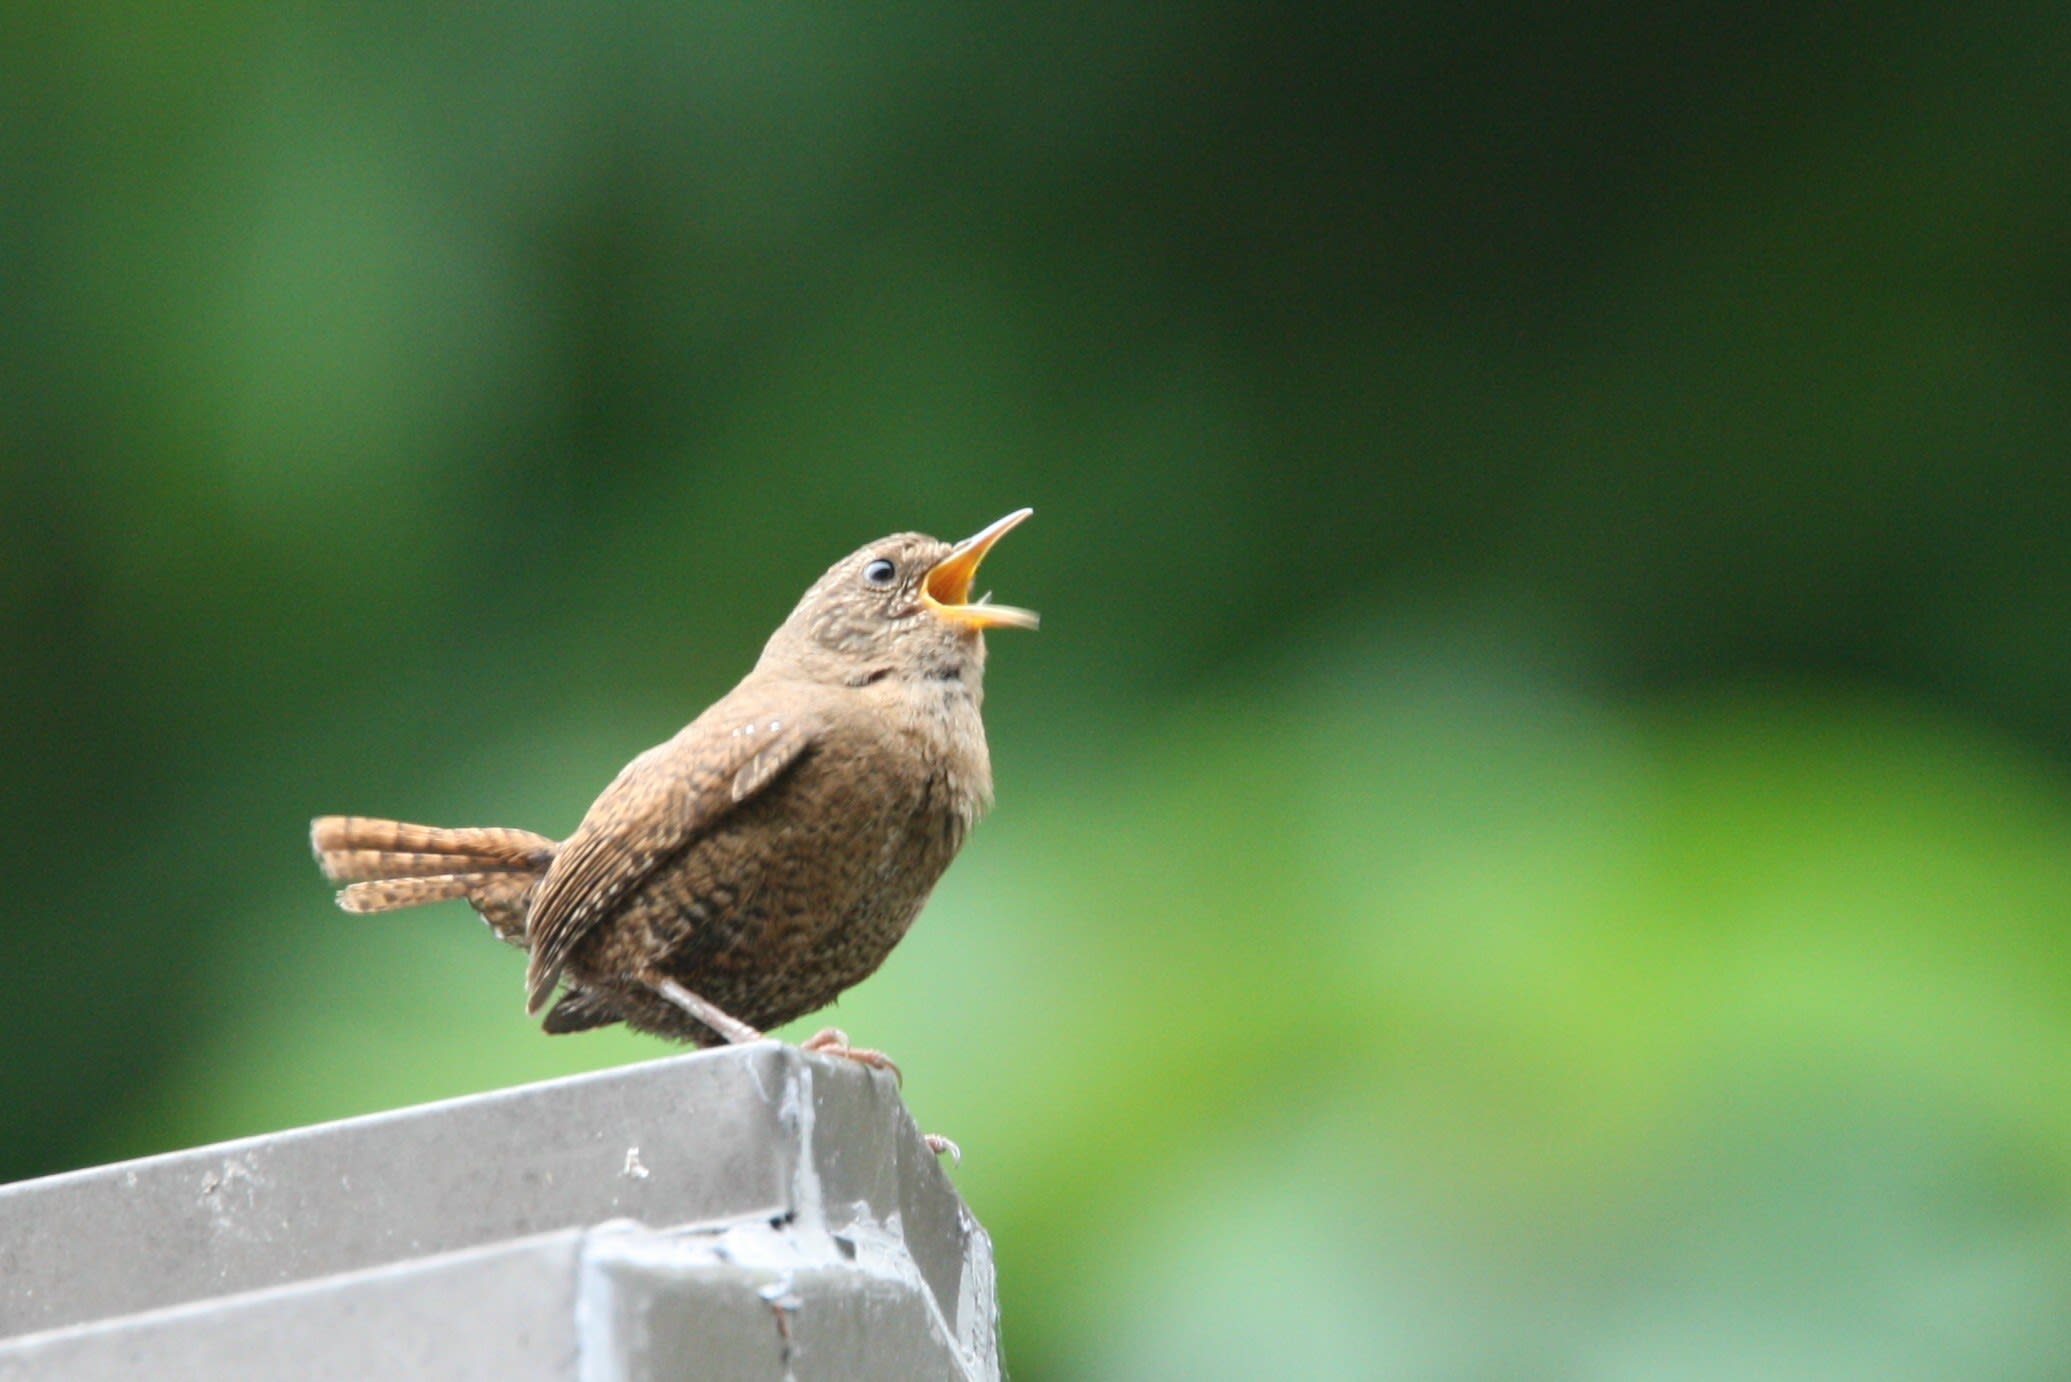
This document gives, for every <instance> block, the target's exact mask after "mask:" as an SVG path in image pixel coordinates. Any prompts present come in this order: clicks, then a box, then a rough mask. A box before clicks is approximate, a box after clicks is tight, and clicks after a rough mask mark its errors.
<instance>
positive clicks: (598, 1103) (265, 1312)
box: [0, 1042, 1000, 1379]
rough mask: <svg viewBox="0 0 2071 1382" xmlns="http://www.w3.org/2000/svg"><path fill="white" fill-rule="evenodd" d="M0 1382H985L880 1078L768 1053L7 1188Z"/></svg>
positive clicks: (978, 1263)
mask: <svg viewBox="0 0 2071 1382" xmlns="http://www.w3.org/2000/svg"><path fill="white" fill-rule="evenodd" d="M0 1332H5V1333H7V1334H11V1335H14V1336H15V1337H12V1338H6V1339H0V1379H14V1378H24V1379H26V1378H44V1377H50V1378H56V1377H64V1378H111V1379H112V1378H140V1377H146V1376H149V1377H156V1378H181V1377H220V1376H269V1377H311V1378H317V1377H324V1378H328V1377H364V1376H374V1375H404V1376H411V1377H446V1376H451V1377H479V1376H494V1377H498V1378H509V1379H524V1378H532V1377H539V1378H581V1379H606V1378H610V1379H617V1378H627V1379H632V1378H653V1379H661V1378H672V1377H693V1376H695V1377H743V1378H751V1377H753V1378H759V1377H772V1378H775V1377H787V1376H788V1377H796V1378H800V1379H805V1378H814V1377H847V1378H864V1379H868V1378H876V1377H885V1378H893V1377H898V1378H927V1377H943V1378H956V1379H965V1378H983V1377H997V1376H998V1375H999V1370H1000V1369H999V1357H998V1347H997V1317H996V1306H995V1295H994V1284H993V1275H992V1255H991V1245H990V1243H989V1241H988V1240H987V1238H986V1236H985V1233H984V1231H983V1230H982V1229H981V1228H979V1226H978V1225H977V1223H976V1222H975V1221H974V1220H973V1219H972V1218H971V1217H970V1215H969V1213H968V1211H966V1209H965V1208H964V1206H963V1204H962V1201H961V1200H959V1199H958V1198H957V1196H956V1193H955V1191H954V1189H953V1188H952V1187H951V1186H950V1184H949V1181H948V1178H947V1176H946V1175H945V1174H944V1173H943V1171H942V1169H941V1167H940V1166H939V1165H938V1164H937V1162H936V1159H935V1158H934V1156H933V1155H932V1154H931V1153H929V1152H928V1151H927V1149H926V1147H925V1145H924V1144H923V1143H922V1142H921V1140H920V1137H919V1134H918V1132H917V1130H916V1129H915V1128H914V1127H913V1124H912V1121H911V1119H910V1118H908V1117H907V1115H906V1112H905V1109H904V1106H903V1105H902V1104H901V1103H900V1102H899V1100H898V1096H897V1093H896V1090H895V1088H894V1086H893V1084H892V1082H891V1080H890V1079H889V1078H888V1077H886V1076H883V1075H877V1074H873V1073H871V1072H869V1071H866V1070H864V1069H862V1068H860V1067H858V1066H856V1065H854V1064H853V1063H851V1062H848V1061H842V1060H834V1059H830V1058H826V1057H820V1056H814V1055H809V1054H807V1053H804V1052H801V1051H799V1050H798V1049H797V1048H795V1047H790V1046H784V1045H780V1044H777V1043H774V1042H770V1043H759V1044H757V1045H754V1046H748V1047H739V1048H730V1049H725V1050H720V1051H713V1052H701V1053H695V1054H691V1055H685V1056H679V1057H674V1058H671V1059H666V1060H658V1061H653V1062H649V1063H647V1064H645V1065H640V1066H632V1067H626V1068H623V1069H619V1070H612V1071H606V1072H601V1073H598V1074H593V1075H584V1076H578V1077H575V1078H572V1079H568V1080H558V1081H551V1082H548V1083H545V1084H539V1085H531V1086H526V1087H524V1088H520V1089H512V1090H503V1091H498V1092H496V1093H492V1094H484V1095H477V1096H472V1097H469V1098H465V1099H457V1100H452V1101H449V1102H445V1103H440V1104H429V1105H424V1106H421V1107H418V1108H412V1109H403V1110H398V1111H396V1112H393V1113H387V1114H380V1115H375V1116H373V1117H369V1118H358V1119H350V1120H347V1121H345V1122H341V1123H333V1124H326V1125H322V1126H319V1127H313V1128H303V1129H298V1130H295V1131H293V1132H287V1133H281V1134H277V1135H274V1136H269V1137H259V1138H250V1139H245V1140H243V1141H239V1142H231V1143H223V1144H219V1145H217V1146H214V1147H204V1148H199V1149H196V1150H194V1151H189V1152H180V1153H174V1154H172V1155H169V1156H163V1157H152V1158H147V1159H145V1160H142V1161H136V1162H129V1163H123V1164H119V1165H115V1166H106V1167H99V1168H95V1169H92V1170H87V1171H80V1172H75V1173H72V1174H69V1175H63V1176H53V1177H49V1178H47V1179H44V1180H39V1181H28V1182H23V1183H21V1184H18V1185H12V1186H6V1187H0Z"/></svg>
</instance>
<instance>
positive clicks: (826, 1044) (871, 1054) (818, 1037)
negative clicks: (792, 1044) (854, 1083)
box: [798, 1027, 906, 1085]
mask: <svg viewBox="0 0 2071 1382" xmlns="http://www.w3.org/2000/svg"><path fill="white" fill-rule="evenodd" d="M798 1044H799V1046H801V1047H802V1048H804V1049H805V1050H807V1051H819V1052H822V1053H824V1054H826V1055H830V1056H844V1057H846V1058H847V1059H849V1060H852V1061H856V1062H858V1063H860V1064H863V1065H867V1066H869V1067H870V1068H871V1069H872V1070H889V1071H891V1072H892V1078H893V1079H894V1080H897V1081H898V1082H899V1083H900V1084H901V1085H904V1084H905V1083H906V1077H905V1076H904V1075H902V1074H900V1073H899V1063H898V1062H897V1061H895V1060H893V1059H892V1058H891V1057H890V1056H888V1055H886V1054H885V1053H884V1052H882V1051H879V1050H877V1049H876V1048H874V1047H870V1046H851V1045H849V1034H848V1033H847V1032H844V1031H843V1030H841V1028H839V1027H822V1028H821V1029H820V1030H819V1031H817V1032H814V1033H813V1034H812V1035H811V1036H809V1037H807V1038H806V1039H805V1040H804V1041H801V1042H799V1043H798Z"/></svg>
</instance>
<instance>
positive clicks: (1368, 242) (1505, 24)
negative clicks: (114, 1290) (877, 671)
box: [0, 0, 2071, 1382]
mask: <svg viewBox="0 0 2071 1382" xmlns="http://www.w3.org/2000/svg"><path fill="white" fill-rule="evenodd" d="M2067 54H2071V12H2067V11H2066V10H2065V9H2064V7H2063V6H2062V5H2061V4H2039V3H2031V4H2020V3H2015V4H2008V5H2000V6H1995V7H1991V8H1990V9H1989V10H1969V9H1964V8H1960V7H1954V6H1951V7H1946V8H1943V7H1937V6H1921V5H1911V6H1908V5H1900V6H1896V7H1893V6H1869V5H1845V4H1843V5H1759V4H1758V5H1747V4H1739V3H1734V4H1727V3H1708V4H1707V3H1689V4H1672V5H1666V6H1639V5H1601V4H1599V5H1587V4H1585V5H1578V6H1565V7H1558V8H1547V7H1540V6H1530V5H1520V4H1503V3H1496V4H1487V5H1479V6H1464V7H1462V6H1402V7H1387V6H1359V7H1318V8H1311V9H1306V10H1304V9H1301V8H1298V7H1297V8H1288V7H1278V8H1268V7H1247V6H1188V7H1172V6H1162V5H1146V4H1140V3H1131V0H1107V2H1106V3H1102V4H1098V5H1069V4H1065V5H1042V4H1037V5H1021V6H1014V7H1003V8H1002V9H1000V10H996V11H995V10H992V9H990V8H985V7H961V6H946V5H944V6H929V5H901V6H893V7H855V6H844V5H804V6H799V5H782V4H779V5H712V4H705V3H696V2H695V0H679V3H673V4H647V3H619V4H609V5H595V4H583V3H576V4H569V5H563V6H557V7H547V6H489V7H479V6H477V7H459V6H456V7H424V6H414V5H399V4H385V3H373V2H371V0H363V2H361V3H347V4H333V5H326V6H315V5H287V6H282V5H274V4H260V3H219V4H211V5H203V6H160V5H150V4H137V3H122V2H121V0H101V2H96V0H86V2H85V3H75V4H65V5H57V6H29V5H23V6H13V7H10V8H8V9H7V10H6V11H5V12H4V13H0V301H4V304H5V305H4V309H0V448H4V450H0V458H4V465H0V525H4V528H0V621H4V623H0V629H4V634H0V637H4V648H5V664H6V666H5V672H4V674H0V696H4V698H5V699H4V712H5V723H6V725H7V737H8V741H9V747H8V750H7V752H6V754H5V756H4V763H0V802H4V809H5V820H6V823H7V829H6V831H5V836H4V838H5V844H4V846H0V848H4V850H5V854H4V856H0V863H4V866H5V870H6V873H5V877H6V885H7V886H6V891H5V894H4V898H5V901H4V920H0V960H4V966H5V972H6V974H7V977H8V981H9V996H8V1000H7V1002H6V1003H5V1005H4V1006H0V1039H4V1042H5V1051H6V1059H5V1061H4V1062H0V1109H4V1113H0V1176H4V1177H7V1178H13V1177H19V1176H26V1175H34V1174H39V1173H44V1172H50V1171H54V1170H59V1169H63V1168H67V1167H71V1166H77V1165H83V1164H87V1163H91V1162H95V1161H100V1160H105V1159H109V1158H114V1157H122V1156H130V1155H136V1154H142V1153H149V1152H154V1151H160V1150H165V1149H168V1148H172V1147H177V1146H181V1145H184V1144H189V1143H193V1142H196V1141H200V1140H206V1139H214V1138H222V1137H228V1136H233V1135H239V1134H246V1133H252V1132H258V1131H263V1130H267V1129H272V1128H277V1127H282V1126H287V1125H291V1124H295V1123H300V1122H304V1121H308V1120H314V1119H322V1118H330V1117H337V1116H341V1115H346V1114H352V1113H357V1112H361V1111H365V1110H370V1109H378V1108H384V1107H388V1106H392V1105H397V1104H402V1103H407V1102H411V1101H416V1100H422V1099H427V1098H432V1097H436V1096H442V1095H450V1094H455V1093H459V1092H463V1091H468V1090H475V1089H481V1088H486V1087H491V1086H496V1085H501V1084H506V1083H510V1082H515V1081H520V1080H524V1079H529V1078H533V1077H536V1076H543V1075H547V1074H551V1073H555V1072H561V1071H568V1070H574V1069H581V1068H588V1067H594V1066H599V1065H606V1064H610V1063H614V1062H623V1061H631V1060H640V1059H646V1058H649V1057H652V1056H654V1055H657V1054H660V1053H662V1052H663V1051H665V1050H667V1049H668V1048H665V1047H663V1046H661V1045H659V1044H657V1043H654V1042H652V1041H649V1040H646V1039H641V1038H635V1037H629V1036H625V1035H622V1034H604V1035H591V1036H581V1037H569V1038H559V1039H548V1038H546V1037H544V1036H542V1035H540V1034H539V1033H538V1032H537V1030H536V1029H535V1028H534V1027H533V1025H532V1024H530V1023H528V1022H527V1021H526V1020H525V1018H524V1016H523V1012H522V1001H521V993H520V966H519V961H518V957H517V956H515V955H514V954H512V953H510V952H508V951H506V950H504V949H502V948H501V947H498V946H495V945H493V944H491V943H490V942H489V940H488V939H487V937H486V935H485V933H484V932H483V931H482V928H481V927H480V926H479V925H478V924H477V923H476V922H475V921H474V920H473V918H472V917H471V916H470V915H469V914H467V913H466V912H465V911H464V910H463V909H461V908H459V907H457V906H456V907H447V908H441V909H438V910H435V911H428V912H421V913H414V912H413V913H402V914H397V915H392V916H378V917H360V918H354V917H347V916H345V915H344V914H342V913H340V912H338V911H336V910H335V909H334V908H333V907H332V906H331V903H330V899H329V891H328V889H327V888H326V887H325V886H324V885H323V884H322V883H321V882H320V881H319V879H318V878H317V876H316V872H315V870H314V868H313V866H312V865H311V863H310V861H309V858H308V854H307V849H306V844H305V839H304V831H305V829H306V822H307V819H308V818H309V817H310V816H311V815H312V814H315V813H318V812H324V811H355V812H365V813H375V814H390V815H397V816H402V817H405V818H408V819H414V820H426V821H431V822H435V823H445V824H509V825H520V826H527V827H531V828H535V829H539V830H544V831H548V832H552V833H556V834H559V833H564V832H566V831H567V830H568V829H570V828H572V826H573V825H574V823H575V822H576V820H577V819H578V818H579V816H580V814H581V812H582V810H583V808H584V807H585V806H586V805H587V804H588V802H589V800H590V798H591V797H592V795H593V794H594V793H595V792H596V791H597V790H598V789H599V788H600V787H601V786H602V784H603V783H604V782H605V781H606V780H608V779H609V778H610V776H611V775H612V774H613V773H614V772H615V771H616V770H617V769H618V767H619V766H620V764H621V763H623V762H624V761H625V760H626V759H627V758H628V757H630V756H631V755H632V754H633V753H635V752H636V751H638V750H640V749H642V748H644V747H646V746H647V745H649V744H651V743H653V742H656V741H658V740H660V739H662V738H664V737H666V736H667V735H668V734H670V733H672V732H673V731H674V730H675V729H676V727H677V726H678V725H680V724H681V723H682V722H683V721H685V720H687V719H688V718H689V717H690V715H691V714H693V713H694V712H695V711H696V710H697V709H699V708H700V707H701V706H702V705H703V704H704V703H705V702H706V701H707V700H709V699H711V698H712V697H714V696H716V695H717V694H718V693H719V692H721V691H722V690H724V689H725V688H726V687H727V686H728V685H730V684H731V683H732V681H733V680H734V679H735V678H736V677H738V676H739V675H740V674H741V673H742V672H743V671H744V670H745V669H746V667H747V666H748V664H749V662H750V661H751V660H752V658H753V656H754V654H755V652H756V651H757V650H758V648H759V646H760V642H761V639H762V637H763V636H764V635H765V634H766V633H767V631H768V630H769V629H770V628H771V627H773V626H774V625H775V624H776V622H777V621H778V620H779V619H780V618H781V617H782V615H783V614H784V613H785V611H786V610H787V609H788V608H789V605H790V603H791V601H792V600H793V599H795V597H796V596H797V594H798V593H799V592H800V591H802V590H803V589H804V587H805V586H806V584H807V583H808V582H809V581H810V580H811V579H812V578H813V577H814V576H815V575H817V574H818V573H819V572H820V570H821V569H823V568H824V566H825V565H826V564H827V563H828V562H830V561H832V560H833V559H834V558H835V557H837V556H839V555H840V554H842V553H843V552H845V551H847V550H848V549H850V548H851V547H853V546H855V545H856V544H857V543H859V542H861V541H863V540H864V539H867V538H869V537H872V536H875V535H878V534H880V533H883V532H887V531H892V530H896V529H903V528H913V527H917V528H921V529H924V530H927V531H931V532H935V533H938V534H941V535H944V536H955V535H960V534H963V533H966V532H969V531H971V530H973V529H975V528H976V527H977V526H978V525H979V524H981V523H983V522H985V521H987V520H989V519H991V518H993V517H996V516H997V515H999V514H1001V513H1003V512H1005V511H1006V510H1008V509H1010V508H1013V507H1015V506H1018V505H1021V504H1030V505H1033V506H1034V507H1035V509H1036V510H1037V518H1036V520H1035V521H1034V522H1032V523H1031V524H1029V525H1028V526H1027V527H1025V528H1023V529H1022V530H1020V531H1019V532H1017V533H1016V534H1015V535H1014V536H1013V538H1012V539H1010V540H1009V541H1008V542H1006V543H1004V544H1002V546H1001V547H1000V549H999V550H998V552H997V553H995V555H994V557H993V559H992V561H991V562H990V563H989V564H988V567H987V583H988V584H990V585H991V586H993V588H995V589H996V590H997V591H998V592H999V595H1000V598H1002V599H1004V600H1007V601H1010V602H1012V603H1018V604H1026V605H1030V606H1033V607H1035V608H1038V609H1040V610H1041V611H1042V612H1043V615H1044V618H1045V625H1044V629H1043V632H1042V633H1041V634H1039V635H1037V636H1034V637H1027V636H1019V635H1014V634H1001V635H995V636H994V637H993V640H992V644H993V647H992V654H993V656H992V666H991V675H990V686H989V690H990V692H991V698H990V702H989V705H988V712H989V713H988V720H989V724H990V728H991V735H992V740H993V746H994V759H995V764H996V769H997V775H998V779H999V796H1000V802H999V807H998V809H997V811H996V813H995V815H994V817H993V818H992V820H991V821H989V822H988V823H987V825H986V826H985V827H984V828H983V829H981V830H980V831H979V833H978V834H977V835H976V837H975V838H974V840H973V842H972V844H971V845H970V847H969V848H968V849H967V850H966V852H965V855H964V857H963V859H962V860H961V861H960V862H959V863H958V865H957V867H956V868H955V869H953V870H952V871H951V873H950V875H949V878H948V879H947V880H946V882H945V884H944V885H943V887H942V888H941V890H940V891H939V893H938V895H937V898H936V901H935V902H934V904H933V905H932V907H931V908H930V910H929V911H928V913H927V914H926V916H925V917H924V918H923V919H922V922H921V924H920V925H919V926H918V927H917V928H916V930H915V932H914V933H913V935H912V936H911V937H910V938H909V939H908V941H907V942H906V944H905V945H904V946H903V947H902V948H901V949H900V950H899V951H898V953H897V954H896V955H895V956H894V957H893V958H892V960H891V962H890V963H889V964H888V965H887V967H886V968H885V970H884V971H883V972H882V973H881V974H879V975H878V976H877V977H876V978H874V979H873V980H872V981H870V982H869V983H868V984H866V985H864V986H863V987H861V988H860V989H858V990H856V991H854V992H853V993H852V994H851V995H850V996H849V997H847V998H846V999H844V1001H843V1002H842V1004H841V1006H840V1008H839V1010H838V1017H839V1020H840V1021H841V1022H842V1023H843V1025H845V1026H846V1027H848V1028H849V1029H850V1030H851V1031H852V1032H854V1033H855V1034H856V1036H857V1038H858V1039H859V1040H862V1041H867V1042H869V1043H871V1044H876V1045H882V1046H885V1047H888V1048H890V1049H891V1050H893V1051H894V1052H895V1053H896V1054H897V1055H898V1056H899V1058H900V1059H901V1061H902V1063H903V1064H904V1066H905V1069H906V1072H907V1077H908V1078H907V1085H906V1091H907V1095H908V1098H909V1101H910V1102H911V1104H912V1105H913V1107H914V1109H915V1110H916V1113H917V1115H918V1116H919V1117H920V1119H921V1121H922V1123H923V1124H924V1125H925V1126H928V1127H930V1128H935V1129H939V1130H941V1131H944V1132H947V1133H950V1134H952V1135H954V1136H955V1137H957V1138H958V1139H959V1140H960V1141H961V1142H962V1143H963V1145H964V1147H965V1148H966V1150H967V1153H968V1155H967V1157H966V1160H965V1162H964V1164H963V1166H962V1167H961V1169H959V1170H958V1171H957V1172H956V1178H957V1180H958V1183H959V1184H960V1186H961V1187H962V1189H963V1191H964V1193H965V1194H966V1195H967V1196H968V1198H969V1199H970V1200H971V1202H972V1204H973V1205H974V1207H975V1208H976V1210H977V1212H978V1214H979V1215H980V1216H981V1217H982V1218H983V1219H984V1220H985V1222H986V1223H987V1224H988V1225H989V1226H990V1227H991V1229H992V1230H993V1232H994V1234H995V1236H996V1239H997V1245H998V1252H999V1259H1000V1266H1001V1289H1002V1295H1003V1305H1004V1311H1005V1337H1006V1347H1007V1354H1008V1359H1009V1362H1010V1364H1011V1365H1012V1367H1013V1369H1014V1375H1015V1376H1016V1377H1017V1378H1019V1379H1024V1382H1039V1380H1040V1379H1062V1378H1089V1379H1108V1378H1117V1379H1119V1378H1256V1377H1260V1376H1285V1377H1294V1376H1302V1377H1310V1376H1314V1377H1366V1376H1399V1377H1419V1378H1449V1379H1450V1378H1458V1379H1482V1378H1488V1379H1496V1378H1531V1379H1555V1378H1577V1379H1642V1378H1644V1379H1713V1378H1721V1379H1722V1378H1743V1377H1761V1378H1764V1379H1790V1378H1876V1379H1907V1378H1920V1379H1929V1378H1933V1379H1946V1378H1955V1377H1966V1378H1967V1377H1993V1378H2009V1379H2017V1378H2038V1379H2040V1378H2062V1377H2065V1376H2067V1375H2071V1069H2067V1063H2066V1053H2067V1050H2071V1047H2067V1038H2071V716H2067V714H2066V709H2067V695H2071V530H2067V526H2066V523H2067V518H2071V464H2067V456H2071V195H2067V179H2071V63H2067V61H2066V56H2067ZM809 1025H810V1024H808V1028H809Z"/></svg>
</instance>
